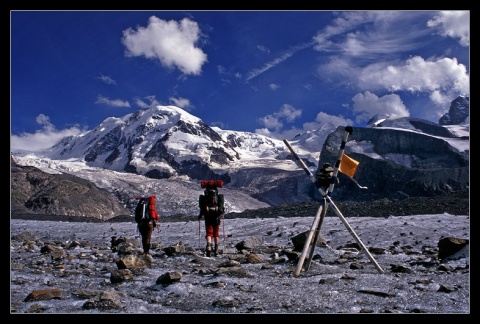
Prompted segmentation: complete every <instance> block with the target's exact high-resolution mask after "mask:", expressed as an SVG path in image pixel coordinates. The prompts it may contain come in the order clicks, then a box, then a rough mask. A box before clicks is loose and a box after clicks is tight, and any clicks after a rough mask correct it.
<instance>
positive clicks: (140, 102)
mask: <svg viewBox="0 0 480 324" xmlns="http://www.w3.org/2000/svg"><path fill="white" fill-rule="evenodd" d="M134 100H135V105H137V106H138V107H140V108H143V109H145V108H150V107H154V106H158V105H160V102H158V101H157V99H155V96H147V97H145V98H143V99H140V98H135V99H134ZM145 101H148V103H147V102H145Z"/></svg>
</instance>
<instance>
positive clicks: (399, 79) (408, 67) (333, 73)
mask: <svg viewBox="0 0 480 324" xmlns="http://www.w3.org/2000/svg"><path fill="white" fill-rule="evenodd" d="M317 72H318V75H321V76H322V77H324V76H325V75H329V77H330V80H333V81H335V82H339V83H340V82H343V83H345V84H348V85H350V86H355V87H356V88H357V89H359V90H360V91H369V92H373V91H381V92H385V91H388V92H401V91H405V92H410V93H424V94H427V95H428V96H429V97H430V99H431V101H432V103H434V104H435V105H437V106H440V107H441V109H442V110H443V109H444V107H445V105H449V104H450V102H451V101H452V100H453V99H454V98H456V97H458V96H459V95H467V96H468V95H469V93H470V77H469V75H468V74H467V71H466V67H465V65H463V64H459V63H458V61H457V59H456V58H446V57H445V58H439V59H431V60H425V59H423V58H422V57H419V56H414V57H411V58H409V59H407V60H406V61H404V62H382V63H374V64H370V65H367V66H365V67H363V68H361V67H356V66H353V65H352V64H350V62H349V61H348V60H345V59H340V58H334V59H332V60H331V61H330V63H328V64H325V65H322V66H320V67H319V69H318V71H317Z"/></svg>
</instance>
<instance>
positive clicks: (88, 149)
mask: <svg viewBox="0 0 480 324" xmlns="http://www.w3.org/2000/svg"><path fill="white" fill-rule="evenodd" d="M326 135H327V134H324V136H326ZM310 147H312V145H310ZM320 147H321V144H317V147H313V148H316V149H317V150H319V149H320ZM45 154H46V156H48V157H49V158H51V159H54V160H71V159H77V160H84V161H85V162H86V164H87V165H88V166H91V167H99V168H104V169H109V170H112V171H118V172H128V173H134V174H142V175H145V176H147V177H149V178H154V179H166V178H170V177H173V176H180V175H184V176H188V177H190V178H192V179H205V178H216V179H222V180H224V182H226V183H228V182H230V176H229V174H228V171H229V169H231V168H234V169H238V168H241V167H242V166H246V164H247V163H253V164H255V163H256V161H265V160H271V161H272V163H274V161H283V160H285V156H286V155H287V154H288V152H287V151H286V148H285V145H284V143H283V142H282V141H280V140H276V139H272V138H269V137H266V136H263V135H258V134H254V133H247V132H236V131H224V130H221V129H220V128H216V127H214V128H212V127H210V126H208V125H207V124H205V123H204V122H203V121H202V120H201V119H199V118H197V117H195V116H193V115H191V114H190V113H188V112H186V111H185V110H183V109H181V108H178V107H175V106H156V107H152V108H150V109H146V110H139V111H137V112H135V113H133V114H129V115H126V116H124V117H122V118H113V117H111V118H107V119H106V120H104V121H103V122H102V123H101V124H100V125H99V126H97V127H95V128H94V129H93V130H91V131H89V132H87V133H85V134H83V135H80V136H72V137H67V138H64V139H63V140H62V141H61V142H60V143H58V144H57V145H55V146H53V147H52V148H51V149H50V150H49V151H48V152H45ZM312 158H313V159H314V157H312ZM262 164H263V163H262ZM249 166H250V164H249Z"/></svg>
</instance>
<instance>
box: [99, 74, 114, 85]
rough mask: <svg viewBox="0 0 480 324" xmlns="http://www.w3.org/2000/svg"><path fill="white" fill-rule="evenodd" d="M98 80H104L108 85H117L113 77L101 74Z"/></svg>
mask: <svg viewBox="0 0 480 324" xmlns="http://www.w3.org/2000/svg"><path fill="white" fill-rule="evenodd" d="M97 79H100V80H102V81H103V82H104V83H106V84H117V81H115V80H113V79H112V78H111V77H109V76H106V75H103V74H101V75H100V76H99V77H97Z"/></svg>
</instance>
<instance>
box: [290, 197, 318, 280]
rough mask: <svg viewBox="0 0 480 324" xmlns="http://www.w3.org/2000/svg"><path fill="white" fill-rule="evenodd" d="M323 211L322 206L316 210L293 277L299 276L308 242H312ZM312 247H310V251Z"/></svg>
mask: <svg viewBox="0 0 480 324" xmlns="http://www.w3.org/2000/svg"><path fill="white" fill-rule="evenodd" d="M323 209H324V206H323V205H320V207H319V208H318V211H317V214H316V215H315V219H314V220H313V224H312V227H311V228H310V232H308V236H307V239H306V241H305V245H304V246H303V250H302V254H301V255H300V259H299V260H298V263H297V268H296V269H295V276H297V277H298V276H299V275H300V272H301V271H302V266H303V261H305V256H306V255H307V251H308V247H309V246H310V242H311V241H312V236H313V233H314V231H315V229H316V228H317V227H318V223H319V222H320V216H321V214H322V211H323ZM313 248H314V247H313V246H312V249H313Z"/></svg>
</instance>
